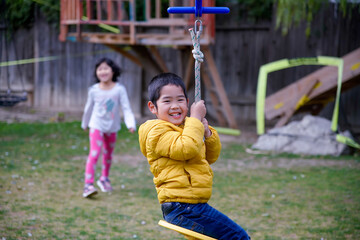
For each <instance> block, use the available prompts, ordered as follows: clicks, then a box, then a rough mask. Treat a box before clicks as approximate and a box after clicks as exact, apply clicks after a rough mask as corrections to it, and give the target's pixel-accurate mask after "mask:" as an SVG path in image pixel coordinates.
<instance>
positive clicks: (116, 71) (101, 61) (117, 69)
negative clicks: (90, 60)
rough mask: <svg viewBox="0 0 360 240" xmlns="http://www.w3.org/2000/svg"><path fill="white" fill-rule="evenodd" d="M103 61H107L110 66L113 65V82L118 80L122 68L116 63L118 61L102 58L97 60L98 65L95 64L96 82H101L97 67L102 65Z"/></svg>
mask: <svg viewBox="0 0 360 240" xmlns="http://www.w3.org/2000/svg"><path fill="white" fill-rule="evenodd" d="M102 63H106V64H107V65H109V67H111V69H112V71H113V73H114V75H113V77H112V81H113V82H117V78H118V77H120V74H121V68H120V67H119V66H118V65H116V63H115V62H114V61H113V60H111V59H110V58H106V57H104V58H101V59H100V60H99V61H97V63H96V65H95V71H94V76H95V82H97V83H98V82H100V80H99V79H98V77H97V75H96V70H97V68H98V67H99V66H100V64H102Z"/></svg>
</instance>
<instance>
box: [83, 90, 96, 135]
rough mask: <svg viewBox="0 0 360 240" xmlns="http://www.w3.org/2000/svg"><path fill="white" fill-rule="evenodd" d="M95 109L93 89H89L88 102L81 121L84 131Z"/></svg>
mask: <svg viewBox="0 0 360 240" xmlns="http://www.w3.org/2000/svg"><path fill="white" fill-rule="evenodd" d="M93 108H94V99H93V97H92V94H91V89H89V91H88V97H87V101H86V104H85V108H84V113H83V116H82V120H81V128H82V129H86V128H87V127H88V125H89V122H90V118H91V114H92V111H93Z"/></svg>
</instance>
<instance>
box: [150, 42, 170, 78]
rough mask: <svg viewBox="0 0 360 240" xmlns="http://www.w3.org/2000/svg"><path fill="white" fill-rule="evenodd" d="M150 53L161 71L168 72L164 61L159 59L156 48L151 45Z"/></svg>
mask: <svg viewBox="0 0 360 240" xmlns="http://www.w3.org/2000/svg"><path fill="white" fill-rule="evenodd" d="M149 49H150V52H151V53H152V55H153V57H154V59H155V60H156V61H157V63H158V64H159V66H160V68H161V70H162V71H163V72H169V69H168V67H167V66H166V63H165V61H164V59H163V58H162V57H161V55H160V53H159V50H158V49H157V48H156V46H153V45H151V46H150V47H149Z"/></svg>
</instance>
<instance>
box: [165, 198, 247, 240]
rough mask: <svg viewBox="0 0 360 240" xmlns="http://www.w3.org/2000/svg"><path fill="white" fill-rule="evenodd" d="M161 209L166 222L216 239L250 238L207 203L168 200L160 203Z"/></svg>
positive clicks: (234, 239) (245, 239)
mask: <svg viewBox="0 0 360 240" xmlns="http://www.w3.org/2000/svg"><path fill="white" fill-rule="evenodd" d="M161 210H162V212H163V216H164V219H165V220H166V221H167V222H169V223H172V224H175V225H178V226H181V227H183V228H187V229H190V230H192V231H195V232H198V233H201V234H204V235H207V236H210V237H213V238H216V239H224V240H237V239H239V240H248V239H250V237H249V235H248V234H247V233H246V232H245V230H244V229H242V227H240V226H239V225H237V224H236V223H235V222H234V221H232V220H231V219H230V218H228V217H227V216H226V215H224V214H223V213H221V212H219V211H218V210H216V209H215V208H213V207H211V206H210V205H209V204H207V203H198V204H189V203H179V202H169V203H163V204H161Z"/></svg>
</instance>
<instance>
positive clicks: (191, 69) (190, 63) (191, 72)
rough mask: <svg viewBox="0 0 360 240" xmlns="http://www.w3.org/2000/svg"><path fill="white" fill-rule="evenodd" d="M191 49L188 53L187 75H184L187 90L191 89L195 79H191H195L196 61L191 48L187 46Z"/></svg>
mask: <svg viewBox="0 0 360 240" xmlns="http://www.w3.org/2000/svg"><path fill="white" fill-rule="evenodd" d="M186 49H189V50H188V51H187V52H189V54H188V60H187V61H186V62H187V65H186V69H185V75H184V84H185V88H186V89H187V90H189V89H190V87H191V86H192V85H193V83H194V81H191V79H194V78H193V76H194V63H195V59H194V58H193V56H192V54H191V48H186Z"/></svg>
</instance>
